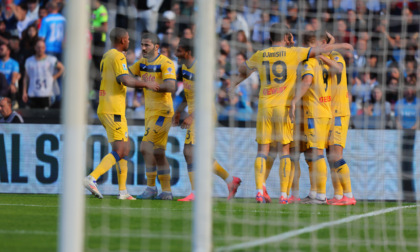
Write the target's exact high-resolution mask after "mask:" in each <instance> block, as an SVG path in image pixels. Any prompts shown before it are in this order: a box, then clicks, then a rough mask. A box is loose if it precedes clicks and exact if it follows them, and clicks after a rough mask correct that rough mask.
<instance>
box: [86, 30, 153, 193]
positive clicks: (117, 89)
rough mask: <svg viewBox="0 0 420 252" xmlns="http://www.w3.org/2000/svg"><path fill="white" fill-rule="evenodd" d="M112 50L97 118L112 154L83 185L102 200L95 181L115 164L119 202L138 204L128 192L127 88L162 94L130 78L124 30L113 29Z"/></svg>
mask: <svg viewBox="0 0 420 252" xmlns="http://www.w3.org/2000/svg"><path fill="white" fill-rule="evenodd" d="M110 39H111V42H112V45H113V48H112V49H111V50H109V51H108V52H106V53H105V54H104V56H103V58H102V61H101V76H102V81H101V87H100V91H99V106H98V111H97V113H98V118H99V120H100V121H101V123H102V125H103V126H104V128H105V130H106V133H107V137H108V142H110V143H111V146H112V151H111V153H109V154H108V155H106V156H105V157H104V158H103V159H102V160H101V162H100V163H99V165H98V166H97V167H96V168H95V170H94V171H93V172H92V173H90V174H89V176H87V177H86V178H85V179H84V185H85V187H86V189H88V190H89V191H90V192H91V193H92V194H93V195H95V196H96V197H97V198H100V199H102V198H103V196H102V194H101V193H100V192H99V190H98V186H97V184H96V180H97V179H98V178H99V177H100V176H102V175H103V174H104V173H106V172H107V171H108V170H109V169H111V167H112V166H113V165H114V164H116V167H117V170H118V171H117V174H118V185H119V197H118V198H119V199H122V200H135V198H134V197H132V196H131V195H130V194H128V192H127V189H126V181H127V160H125V159H124V157H126V156H127V155H128V154H129V152H130V142H129V141H128V128H127V120H126V118H125V104H126V103H125V97H126V86H127V87H134V88H148V89H150V90H155V91H157V90H159V85H158V84H157V83H156V82H154V81H150V80H149V81H144V80H143V81H139V80H137V79H136V78H134V77H132V76H130V75H129V72H128V66H127V60H126V58H125V55H124V53H123V52H124V51H126V50H127V49H128V45H129V42H130V40H129V35H128V32H127V31H126V30H125V29H122V28H114V29H113V30H112V31H111V33H110Z"/></svg>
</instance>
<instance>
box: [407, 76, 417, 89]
mask: <svg viewBox="0 0 420 252" xmlns="http://www.w3.org/2000/svg"><path fill="white" fill-rule="evenodd" d="M405 84H406V85H408V86H413V87H415V86H416V85H417V75H416V74H415V73H412V74H409V75H408V76H407V78H405Z"/></svg>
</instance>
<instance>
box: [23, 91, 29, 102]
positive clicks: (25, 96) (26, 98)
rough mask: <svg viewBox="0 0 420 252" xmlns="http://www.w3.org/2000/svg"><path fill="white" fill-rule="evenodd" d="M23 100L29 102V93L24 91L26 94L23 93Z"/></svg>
mask: <svg viewBox="0 0 420 252" xmlns="http://www.w3.org/2000/svg"><path fill="white" fill-rule="evenodd" d="M22 101H23V102H24V103H27V102H28V94H27V93H24V94H23V95H22Z"/></svg>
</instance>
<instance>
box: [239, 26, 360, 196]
mask: <svg viewBox="0 0 420 252" xmlns="http://www.w3.org/2000/svg"><path fill="white" fill-rule="evenodd" d="M270 40H271V41H272V44H273V46H272V47H270V48H268V49H265V50H262V51H258V52H256V53H255V54H254V55H253V56H252V57H251V58H250V59H249V60H248V61H246V62H245V64H244V65H242V66H241V67H240V68H239V76H238V77H237V78H236V79H235V80H234V82H233V85H234V86H235V85H238V84H239V83H240V82H242V81H243V80H244V79H246V78H247V77H248V76H249V75H250V74H251V73H252V72H254V71H258V72H259V75H260V81H261V89H260V97H259V104H258V115H257V137H256V140H257V143H258V154H257V158H256V160H255V164H254V171H255V183H256V188H257V195H256V201H257V202H258V203H265V202H266V199H265V198H264V195H263V183H264V178H265V173H266V172H265V171H266V160H267V155H268V153H269V149H270V143H272V142H278V143H280V145H281V147H280V148H279V155H280V169H279V170H280V184H281V196H280V199H279V201H280V203H281V204H287V188H288V184H289V176H290V170H291V160H290V156H289V147H290V142H291V141H292V140H293V133H292V128H293V125H292V124H291V121H290V118H289V117H288V115H287V114H288V113H287V112H288V108H289V105H290V101H291V100H292V95H293V94H292V92H291V90H292V89H293V87H294V84H295V81H296V70H297V67H298V65H299V63H300V62H301V61H303V60H305V59H308V58H311V57H315V56H316V55H318V54H321V53H327V52H330V51H331V50H334V49H336V48H348V49H352V48H353V47H352V46H351V45H349V44H335V45H322V46H318V47H314V48H310V47H306V48H303V47H288V46H289V45H293V36H292V35H291V33H290V32H288V31H287V29H284V28H283V27H282V25H281V24H279V23H276V24H273V25H272V27H271V29H270Z"/></svg>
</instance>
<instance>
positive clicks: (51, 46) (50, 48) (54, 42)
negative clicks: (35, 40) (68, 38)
mask: <svg viewBox="0 0 420 252" xmlns="http://www.w3.org/2000/svg"><path fill="white" fill-rule="evenodd" d="M47 11H48V15H47V16H46V17H45V18H44V19H43V20H42V23H41V28H40V29H39V33H38V36H39V37H40V38H41V39H44V40H45V45H46V48H47V51H46V53H47V54H49V55H52V56H55V57H56V58H57V59H58V60H60V61H61V60H62V53H63V42H64V34H65V28H66V19H65V17H64V16H63V15H61V14H60V13H59V5H58V3H56V2H48V3H47Z"/></svg>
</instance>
